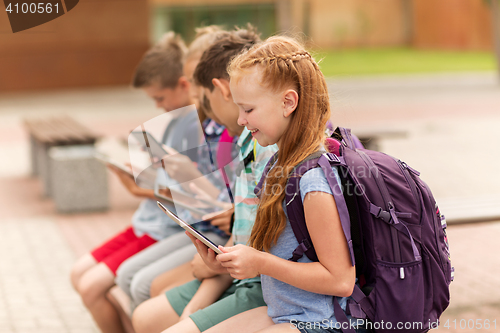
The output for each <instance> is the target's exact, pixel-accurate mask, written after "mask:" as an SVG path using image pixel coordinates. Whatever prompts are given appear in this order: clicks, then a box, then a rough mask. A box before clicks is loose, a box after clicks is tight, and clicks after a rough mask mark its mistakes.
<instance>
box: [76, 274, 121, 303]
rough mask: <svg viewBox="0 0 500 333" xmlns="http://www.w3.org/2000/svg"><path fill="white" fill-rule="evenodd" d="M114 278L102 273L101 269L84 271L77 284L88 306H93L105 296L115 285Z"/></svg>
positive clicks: (77, 288)
mask: <svg viewBox="0 0 500 333" xmlns="http://www.w3.org/2000/svg"><path fill="white" fill-rule="evenodd" d="M113 285H114V281H113V278H112V277H111V278H110V277H109V276H107V275H106V274H102V273H101V271H98V270H96V269H91V270H89V271H87V272H86V273H84V274H83V275H82V276H81V278H80V280H79V281H78V284H77V286H76V290H77V292H78V293H79V294H80V296H81V298H82V301H83V303H84V304H85V306H86V307H92V306H93V305H94V304H95V303H96V302H97V301H98V300H99V299H102V298H105V297H106V294H107V292H108V291H109V290H110V289H111V287H113Z"/></svg>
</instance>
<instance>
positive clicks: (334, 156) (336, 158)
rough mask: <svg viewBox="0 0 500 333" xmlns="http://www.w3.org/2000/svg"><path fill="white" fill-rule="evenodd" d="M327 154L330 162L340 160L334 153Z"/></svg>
mask: <svg viewBox="0 0 500 333" xmlns="http://www.w3.org/2000/svg"><path fill="white" fill-rule="evenodd" d="M325 155H326V158H327V159H328V160H329V161H330V162H340V159H339V157H338V156H337V155H335V154H333V153H325Z"/></svg>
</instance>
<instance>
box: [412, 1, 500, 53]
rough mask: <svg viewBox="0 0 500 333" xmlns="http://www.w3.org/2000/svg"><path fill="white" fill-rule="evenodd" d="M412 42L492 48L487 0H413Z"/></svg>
mask: <svg viewBox="0 0 500 333" xmlns="http://www.w3.org/2000/svg"><path fill="white" fill-rule="evenodd" d="M413 14H414V16H413V17H414V39H413V45H414V46H416V47H418V48H424V49H459V50H460V49H462V50H491V49H493V37H492V27H491V11H490V8H489V6H488V5H487V1H485V0H439V1H436V0H413Z"/></svg>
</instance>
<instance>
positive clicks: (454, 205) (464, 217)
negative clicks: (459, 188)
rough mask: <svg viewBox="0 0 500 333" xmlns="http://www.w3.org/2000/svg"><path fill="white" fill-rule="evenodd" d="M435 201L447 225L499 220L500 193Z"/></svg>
mask: <svg viewBox="0 0 500 333" xmlns="http://www.w3.org/2000/svg"><path fill="white" fill-rule="evenodd" d="M436 201H437V203H438V206H439V210H440V211H441V213H442V214H443V215H444V216H445V217H446V223H447V224H448V225H450V224H461V223H473V222H486V221H500V195H492V196H485V197H473V198H447V199H441V200H436Z"/></svg>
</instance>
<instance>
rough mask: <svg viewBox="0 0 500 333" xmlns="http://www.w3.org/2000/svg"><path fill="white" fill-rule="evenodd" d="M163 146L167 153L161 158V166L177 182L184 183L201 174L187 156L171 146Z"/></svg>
mask: <svg viewBox="0 0 500 333" xmlns="http://www.w3.org/2000/svg"><path fill="white" fill-rule="evenodd" d="M165 148H166V151H167V152H168V153H169V155H166V156H164V157H163V158H162V160H163V166H164V168H165V171H167V173H168V174H169V176H170V177H172V178H174V179H175V180H177V181H178V182H179V183H184V182H187V181H191V180H193V179H196V178H199V177H202V176H203V175H202V174H201V172H200V171H199V170H198V169H197V168H196V164H195V163H194V162H193V161H191V159H190V158H189V157H187V156H186V155H183V154H180V153H178V152H177V151H176V150H175V149H173V148H171V147H167V146H165Z"/></svg>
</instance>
